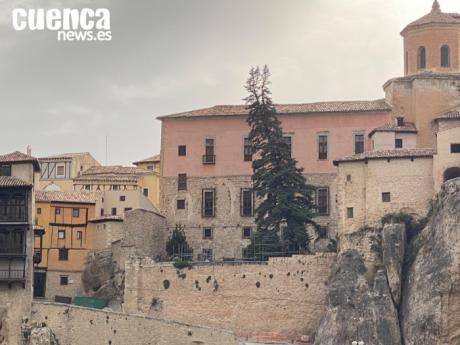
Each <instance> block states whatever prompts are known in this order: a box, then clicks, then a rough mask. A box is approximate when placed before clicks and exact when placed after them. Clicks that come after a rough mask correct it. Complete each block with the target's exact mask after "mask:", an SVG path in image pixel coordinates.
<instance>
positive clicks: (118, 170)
mask: <svg viewBox="0 0 460 345" xmlns="http://www.w3.org/2000/svg"><path fill="white" fill-rule="evenodd" d="M152 173H153V171H149V170H145V169H141V168H137V167H124V166H121V165H114V166H95V167H91V168H89V169H87V170H85V171H84V172H83V173H82V174H81V175H80V176H78V177H76V178H74V181H78V182H82V181H107V182H109V181H110V182H132V183H136V182H137V181H138V180H139V179H140V178H141V177H142V176H143V175H147V174H152Z"/></svg>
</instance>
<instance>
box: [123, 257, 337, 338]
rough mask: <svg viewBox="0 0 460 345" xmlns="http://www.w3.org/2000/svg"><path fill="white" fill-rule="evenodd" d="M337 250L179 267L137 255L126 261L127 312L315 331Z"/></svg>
mask: <svg viewBox="0 0 460 345" xmlns="http://www.w3.org/2000/svg"><path fill="white" fill-rule="evenodd" d="M334 260H335V254H318V255H307V256H293V257H292V258H272V259H270V261H268V262H267V263H261V264H254V263H253V264H249V263H243V264H235V265H230V264H216V265H209V264H206V265H200V266H194V267H193V268H191V269H183V270H177V269H176V268H174V267H173V266H172V265H171V264H167V263H155V262H153V261H151V260H148V259H142V258H138V259H135V260H132V261H129V262H127V263H126V276H125V293H124V305H123V307H124V311H125V312H128V313H140V314H142V315H150V316H155V317H159V318H163V319H167V320H177V321H181V322H193V323H195V324H199V325H206V326H211V327H217V328H224V329H230V330H232V331H234V332H235V334H237V335H238V336H240V337H250V336H253V335H255V334H259V333H263V332H274V333H278V334H281V335H285V336H288V337H290V338H291V339H292V338H296V337H300V336H302V335H312V334H313V333H314V332H315V330H316V328H317V327H318V325H319V322H320V319H321V317H322V315H323V312H324V303H325V294H326V284H327V280H328V276H329V272H330V268H331V266H332V264H333V262H334Z"/></svg>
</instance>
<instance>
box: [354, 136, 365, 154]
mask: <svg viewBox="0 0 460 345" xmlns="http://www.w3.org/2000/svg"><path fill="white" fill-rule="evenodd" d="M363 152H364V134H355V154H359V153H363Z"/></svg>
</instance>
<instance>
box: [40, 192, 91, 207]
mask: <svg viewBox="0 0 460 345" xmlns="http://www.w3.org/2000/svg"><path fill="white" fill-rule="evenodd" d="M35 201H36V202H69V203H82V204H95V203H96V197H95V195H94V194H91V193H89V192H62V191H42V190H37V191H35Z"/></svg>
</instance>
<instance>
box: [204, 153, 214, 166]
mask: <svg viewBox="0 0 460 345" xmlns="http://www.w3.org/2000/svg"><path fill="white" fill-rule="evenodd" d="M203 164H216V155H203Z"/></svg>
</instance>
